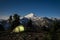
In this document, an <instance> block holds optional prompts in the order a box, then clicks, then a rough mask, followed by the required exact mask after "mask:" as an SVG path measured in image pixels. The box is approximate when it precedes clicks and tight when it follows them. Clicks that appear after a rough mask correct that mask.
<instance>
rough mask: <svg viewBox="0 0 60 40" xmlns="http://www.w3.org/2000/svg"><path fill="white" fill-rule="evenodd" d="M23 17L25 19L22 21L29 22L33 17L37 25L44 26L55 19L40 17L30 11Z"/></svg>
mask: <svg viewBox="0 0 60 40" xmlns="http://www.w3.org/2000/svg"><path fill="white" fill-rule="evenodd" d="M22 19H23V21H22V22H25V23H27V22H28V21H29V19H31V20H32V22H33V24H34V25H37V26H43V25H45V26H48V25H50V23H51V22H52V21H54V20H53V19H50V18H48V17H38V16H36V15H35V14H34V13H29V14H27V15H25V16H24V17H23V18H22Z"/></svg>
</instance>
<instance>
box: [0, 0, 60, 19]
mask: <svg viewBox="0 0 60 40" xmlns="http://www.w3.org/2000/svg"><path fill="white" fill-rule="evenodd" d="M31 12H33V13H35V14H36V15H37V16H47V17H59V18H60V1H59V0H0V16H1V17H3V16H9V15H12V14H14V13H18V14H19V15H21V16H23V15H26V14H28V13H31ZM1 17H0V18H1Z"/></svg>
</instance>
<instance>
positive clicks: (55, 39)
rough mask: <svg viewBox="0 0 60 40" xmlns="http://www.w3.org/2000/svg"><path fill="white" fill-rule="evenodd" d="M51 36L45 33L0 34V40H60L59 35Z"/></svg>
mask: <svg viewBox="0 0 60 40" xmlns="http://www.w3.org/2000/svg"><path fill="white" fill-rule="evenodd" d="M56 34H57V35H54V34H53V35H51V34H50V33H47V32H22V33H8V32H2V33H0V40H60V36H59V35H60V33H56Z"/></svg>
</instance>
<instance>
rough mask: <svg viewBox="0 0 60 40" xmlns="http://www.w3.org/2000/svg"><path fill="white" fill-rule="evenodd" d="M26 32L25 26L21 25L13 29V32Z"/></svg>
mask: <svg viewBox="0 0 60 40" xmlns="http://www.w3.org/2000/svg"><path fill="white" fill-rule="evenodd" d="M24 30H25V28H24V26H23V25H19V26H17V27H16V28H14V29H13V32H23V31H24Z"/></svg>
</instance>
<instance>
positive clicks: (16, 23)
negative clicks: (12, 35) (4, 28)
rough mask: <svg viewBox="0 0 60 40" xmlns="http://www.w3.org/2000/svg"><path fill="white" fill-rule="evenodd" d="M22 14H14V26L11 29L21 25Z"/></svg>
mask: <svg viewBox="0 0 60 40" xmlns="http://www.w3.org/2000/svg"><path fill="white" fill-rule="evenodd" d="M19 17H20V16H19V15H18V14H14V16H13V19H14V20H13V22H12V27H11V29H12V30H13V29H14V28H15V27H16V26H18V25H20V18H19Z"/></svg>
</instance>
